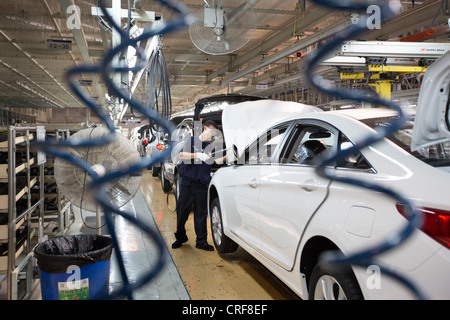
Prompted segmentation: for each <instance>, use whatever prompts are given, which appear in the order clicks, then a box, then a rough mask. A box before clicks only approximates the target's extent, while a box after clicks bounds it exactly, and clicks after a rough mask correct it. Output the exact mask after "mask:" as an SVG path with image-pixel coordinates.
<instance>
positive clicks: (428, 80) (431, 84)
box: [411, 52, 450, 151]
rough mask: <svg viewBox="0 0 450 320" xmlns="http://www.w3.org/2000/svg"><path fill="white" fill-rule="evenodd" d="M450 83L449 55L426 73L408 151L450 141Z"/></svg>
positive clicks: (434, 64)
mask: <svg viewBox="0 0 450 320" xmlns="http://www.w3.org/2000/svg"><path fill="white" fill-rule="evenodd" d="M449 84H450V52H447V53H446V54H445V55H443V56H442V57H441V58H440V59H438V60H437V61H436V62H434V63H433V64H432V65H431V66H430V67H429V68H428V69H427V71H426V72H425V76H424V79H423V81H422V86H421V88H420V94H419V99H418V102H417V112H416V117H415V120H414V130H413V135H412V141H411V150H412V151H415V150H418V149H420V148H423V147H428V146H430V145H433V144H437V143H442V142H446V141H450V132H449V127H448V125H447V124H448V123H450V121H449V118H448V117H449V114H448V112H447V106H448V104H447V102H448V98H449Z"/></svg>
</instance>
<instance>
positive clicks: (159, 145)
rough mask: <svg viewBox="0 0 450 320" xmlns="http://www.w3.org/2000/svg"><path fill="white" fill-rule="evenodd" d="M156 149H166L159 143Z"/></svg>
mask: <svg viewBox="0 0 450 320" xmlns="http://www.w3.org/2000/svg"><path fill="white" fill-rule="evenodd" d="M156 149H158V150H162V149H164V145H163V144H161V143H158V144H157V145H156Z"/></svg>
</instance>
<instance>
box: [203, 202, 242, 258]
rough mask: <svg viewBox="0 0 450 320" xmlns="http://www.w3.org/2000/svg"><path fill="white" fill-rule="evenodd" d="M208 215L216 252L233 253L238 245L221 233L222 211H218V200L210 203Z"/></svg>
mask: <svg viewBox="0 0 450 320" xmlns="http://www.w3.org/2000/svg"><path fill="white" fill-rule="evenodd" d="M210 213H211V216H210V221H211V234H212V238H213V242H214V246H215V247H216V250H217V252H219V253H232V252H235V251H236V250H237V248H238V244H237V243H236V242H234V241H233V240H231V239H230V238H228V237H227V236H226V235H225V234H224V232H223V220H222V210H221V209H220V202H219V199H218V198H215V199H214V200H213V201H212V202H211V207H210Z"/></svg>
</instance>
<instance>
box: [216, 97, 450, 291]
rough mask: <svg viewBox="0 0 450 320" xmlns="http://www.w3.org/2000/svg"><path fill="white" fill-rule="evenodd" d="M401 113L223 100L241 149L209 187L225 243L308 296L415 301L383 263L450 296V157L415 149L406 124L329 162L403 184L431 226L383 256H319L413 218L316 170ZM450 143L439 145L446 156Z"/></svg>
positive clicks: (222, 247) (356, 245) (228, 128)
mask: <svg viewBox="0 0 450 320" xmlns="http://www.w3.org/2000/svg"><path fill="white" fill-rule="evenodd" d="M393 116H395V113H393V111H391V110H388V109H381V108H373V109H353V110H347V111H328V112H323V111H320V110H318V109H316V108H314V107H308V106H304V105H300V104H296V103H289V102H280V101H272V100H265V101H256V102H245V103H241V104H238V105H235V106H230V107H229V108H228V109H226V110H225V111H224V113H223V118H222V124H223V134H224V137H225V142H226V143H227V147H228V148H230V149H233V150H234V155H235V158H234V159H229V164H228V165H227V166H225V167H223V168H221V169H219V170H218V171H217V172H216V173H215V174H214V175H213V177H212V180H211V183H210V186H209V192H208V201H209V217H210V221H211V232H212V237H213V240H214V244H215V247H216V249H217V251H218V252H219V253H221V254H222V253H230V252H233V251H235V250H236V249H237V247H238V245H239V246H241V247H242V248H243V249H245V250H246V251H248V252H249V253H250V254H251V255H253V256H254V257H255V258H256V259H257V260H259V261H260V262H261V263H262V264H264V265H265V266H266V267H267V268H268V269H269V270H271V272H272V273H274V274H275V275H276V276H277V277H278V278H280V279H281V280H282V281H283V282H284V283H285V284H287V285H288V286H289V287H290V288H291V289H292V290H294V291H295V292H296V293H297V294H298V295H299V296H300V297H301V298H303V299H308V298H310V299H361V298H362V299H411V298H415V295H414V293H413V292H412V291H410V290H409V289H408V288H406V287H405V286H404V285H402V284H401V283H399V282H398V281H396V280H394V279H393V278H391V277H390V276H387V275H385V274H384V273H380V272H379V270H380V269H379V268H378V266H379V265H381V264H382V265H383V266H386V267H388V268H391V269H392V270H394V271H396V272H397V273H399V274H401V275H402V276H404V277H406V278H408V279H410V281H411V282H412V283H413V284H414V285H415V286H416V287H417V288H419V289H420V290H421V292H422V293H423V294H424V295H425V297H426V298H428V299H450V277H449V276H448V270H449V268H450V250H449V248H450V223H449V218H450V201H448V199H447V197H448V195H447V194H448V190H450V173H449V172H450V160H449V159H439V161H436V163H435V162H433V160H432V159H428V160H427V159H426V158H424V159H419V158H421V157H422V155H420V154H419V153H418V152H415V153H414V155H413V154H412V153H410V152H407V150H409V148H408V147H406V144H409V143H410V140H411V134H410V133H411V131H410V130H408V129H405V130H401V131H399V132H398V134H396V135H395V139H391V140H388V139H384V140H383V141H381V142H378V143H376V144H375V145H372V146H370V147H367V148H364V149H362V150H360V151H359V152H358V153H356V154H353V155H352V156H350V157H347V158H346V159H342V161H339V163H335V164H334V165H333V166H330V167H329V169H327V170H334V172H335V174H339V175H345V176H348V177H351V178H355V179H360V180H366V181H370V182H376V183H378V184H380V185H384V186H387V187H390V188H393V189H395V190H398V191H399V192H400V193H402V194H403V195H404V196H405V197H407V198H408V199H411V201H413V203H414V205H415V206H417V207H420V208H423V209H422V212H423V215H424V219H425V222H424V229H423V230H417V231H415V232H414V233H413V234H412V236H411V237H410V238H409V239H408V240H407V241H406V242H405V243H402V244H401V245H400V246H398V247H396V248H395V249H393V250H391V251H388V252H386V253H384V254H382V255H379V256H377V257H375V261H376V263H374V265H371V266H370V267H369V268H362V267H358V266H351V267H345V268H337V267H336V266H335V265H332V264H331V265H330V264H326V263H323V262H322V260H321V255H322V254H323V253H324V252H327V251H336V252H340V253H342V254H344V255H345V256H349V255H351V254H352V253H355V252H359V251H360V250H363V249H365V248H369V247H373V246H374V245H377V244H379V243H382V242H383V241H384V240H385V239H386V238H387V237H388V236H390V235H392V234H395V233H396V232H399V230H401V229H402V228H403V227H404V226H405V224H406V223H408V221H407V219H406V218H405V216H404V214H405V213H404V212H403V210H402V207H401V205H400V204H399V203H397V202H396V201H395V200H393V199H392V198H390V197H388V196H386V195H384V194H382V193H379V192H375V191H371V190H368V189H365V188H362V187H358V186H355V185H350V184H345V183H342V182H337V181H332V180H329V179H325V178H324V177H322V176H320V175H318V174H317V173H316V167H317V163H319V162H320V161H321V158H322V157H327V156H328V155H331V154H335V153H336V152H339V151H340V150H341V149H345V148H348V147H349V146H350V145H352V144H353V143H354V142H355V141H359V139H361V137H364V136H367V135H370V134H373V133H374V130H373V129H372V127H374V126H376V125H378V124H383V123H386V122H387V121H389V120H390V119H391V118H392V117H393ZM243 128H246V129H243ZM250 128H251V130H250ZM394 140H395V141H394ZM426 149H427V150H426V151H428V152H429V153H433V152H435V151H436V149H435V148H434V149H433V147H428V148H426ZM444 149H445V148H444ZM444 149H442V150H437V151H439V152H447V157H448V151H449V150H448V149H447V150H444ZM422 151H423V150H422ZM227 156H228V157H229V158H230V156H231V154H230V152H229V153H228V155H227ZM428 156H429V157H430V158H432V157H433V156H432V155H430V154H429V155H428ZM377 263H379V264H377Z"/></svg>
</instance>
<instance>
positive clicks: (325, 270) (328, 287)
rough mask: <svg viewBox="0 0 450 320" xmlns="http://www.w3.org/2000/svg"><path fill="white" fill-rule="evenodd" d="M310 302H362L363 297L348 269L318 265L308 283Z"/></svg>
mask: <svg viewBox="0 0 450 320" xmlns="http://www.w3.org/2000/svg"><path fill="white" fill-rule="evenodd" d="M308 291H309V299H310V300H362V299H363V295H362V292H361V289H360V288H359V284H358V282H357V280H356V277H355V275H354V274H353V271H352V269H351V268H350V267H337V266H332V265H330V264H324V263H318V264H317V265H316V267H315V268H314V270H313V272H312V275H311V280H310V282H309V290H308Z"/></svg>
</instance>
